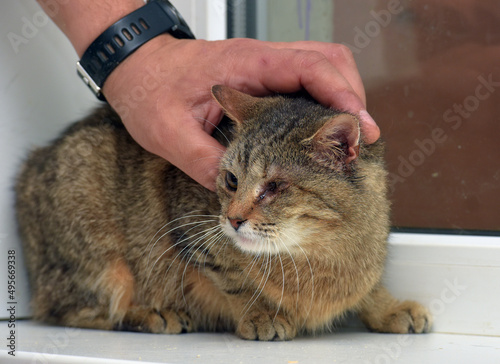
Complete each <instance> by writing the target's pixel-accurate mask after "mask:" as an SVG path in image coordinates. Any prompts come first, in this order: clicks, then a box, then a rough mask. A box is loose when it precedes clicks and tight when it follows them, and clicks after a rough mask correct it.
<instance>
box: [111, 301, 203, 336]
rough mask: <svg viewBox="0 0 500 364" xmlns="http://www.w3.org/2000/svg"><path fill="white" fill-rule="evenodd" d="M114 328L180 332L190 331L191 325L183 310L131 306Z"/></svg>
mask: <svg viewBox="0 0 500 364" xmlns="http://www.w3.org/2000/svg"><path fill="white" fill-rule="evenodd" d="M116 329H118V330H125V331H138V332H149V333H153V334H181V333H185V332H191V331H192V330H193V325H192V322H191V319H190V318H189V316H188V315H187V314H186V313H184V312H175V311H172V310H161V311H158V310H155V309H150V308H144V307H131V308H130V309H129V310H128V311H127V313H126V315H125V317H124V318H123V320H122V321H121V323H120V324H119V325H118V326H117V327H116Z"/></svg>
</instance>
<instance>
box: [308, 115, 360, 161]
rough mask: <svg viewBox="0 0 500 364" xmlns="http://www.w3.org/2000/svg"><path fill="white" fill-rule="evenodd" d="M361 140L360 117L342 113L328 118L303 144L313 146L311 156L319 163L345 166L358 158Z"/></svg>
mask: <svg viewBox="0 0 500 364" xmlns="http://www.w3.org/2000/svg"><path fill="white" fill-rule="evenodd" d="M359 141H360V128H359V121H358V119H357V118H356V117H355V116H354V115H351V114H348V113H341V114H338V115H337V116H335V117H333V118H331V119H329V120H327V121H326V122H325V124H324V125H323V126H322V127H321V128H320V129H319V130H318V131H317V132H316V133H315V134H314V135H313V136H312V137H310V138H307V139H305V140H303V141H302V144H303V145H306V146H308V147H309V148H311V153H310V156H311V157H312V158H313V159H314V160H315V161H317V162H318V163H320V164H323V165H326V166H330V167H333V168H338V167H342V168H343V167H345V166H347V165H348V164H349V163H351V162H353V161H354V160H355V159H356V158H358V156H359Z"/></svg>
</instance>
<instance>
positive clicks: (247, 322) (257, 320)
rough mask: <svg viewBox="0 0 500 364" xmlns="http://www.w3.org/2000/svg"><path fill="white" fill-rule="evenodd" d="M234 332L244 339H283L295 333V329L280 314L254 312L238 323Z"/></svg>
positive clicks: (291, 336)
mask: <svg viewBox="0 0 500 364" xmlns="http://www.w3.org/2000/svg"><path fill="white" fill-rule="evenodd" d="M236 334H237V335H238V336H239V337H241V338H242V339H245V340H261V341H283V340H291V339H293V338H294V337H295V336H296V335H297V329H296V327H295V326H294V325H292V324H290V322H288V320H287V319H286V318H285V317H284V316H283V315H281V314H278V315H276V313H268V312H255V313H252V314H247V315H245V316H244V317H243V318H242V319H241V320H240V322H239V323H238V326H237V329H236Z"/></svg>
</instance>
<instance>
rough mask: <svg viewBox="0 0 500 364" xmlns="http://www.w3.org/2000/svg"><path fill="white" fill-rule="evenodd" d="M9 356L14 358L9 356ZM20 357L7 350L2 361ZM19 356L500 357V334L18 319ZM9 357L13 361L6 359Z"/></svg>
mask: <svg viewBox="0 0 500 364" xmlns="http://www.w3.org/2000/svg"><path fill="white" fill-rule="evenodd" d="M6 359H7V360H6ZM8 359H11V360H12V359H13V358H12V357H11V356H9V355H8V353H7V351H1V350H0V362H2V363H6V362H9V360H8ZM15 359H16V361H15V362H17V363H61V364H62V363H64V364H91V363H92V364H93V363H120V362H124V361H125V362H127V363H131V362H137V363H139V362H140V363H147V362H150V363H179V364H180V363H182V364H186V363H204V364H209V363H243V364H245V363H259V364H265V363H272V364H276V363H283V364H293V363H297V364H304V363H314V364H321V363H377V364H378V363H406V364H412V363H415V364H416V363H418V364H421V363H429V364H432V363H440V364H441V363H476V362H480V363H482V364H486V363H492V364H493V363H498V362H499V359H500V338H499V337H486V336H474V335H456V334H442V333H431V334H424V335H389V334H375V333H368V332H365V331H364V330H362V329H359V330H358V329H352V328H351V329H341V330H339V332H336V333H332V334H326V335H319V336H317V337H301V338H296V339H295V340H293V341H289V342H256V341H243V340H240V339H238V338H237V337H235V336H234V335H231V334H227V333H225V334H184V335H173V336H170V335H155V334H143V333H130V332H109V331H97V330H84V329H66V328H61V327H50V326H45V325H41V324H37V323H34V322H31V321H20V322H19V325H18V348H17V350H16V357H15ZM4 360H5V361H4Z"/></svg>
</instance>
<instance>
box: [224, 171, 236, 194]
mask: <svg viewBox="0 0 500 364" xmlns="http://www.w3.org/2000/svg"><path fill="white" fill-rule="evenodd" d="M226 187H227V188H228V190H230V191H233V192H234V191H236V190H237V189H238V178H236V176H235V175H234V174H232V173H231V172H227V173H226Z"/></svg>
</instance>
